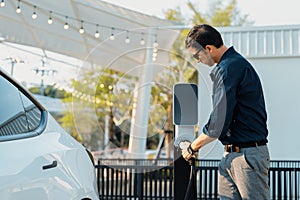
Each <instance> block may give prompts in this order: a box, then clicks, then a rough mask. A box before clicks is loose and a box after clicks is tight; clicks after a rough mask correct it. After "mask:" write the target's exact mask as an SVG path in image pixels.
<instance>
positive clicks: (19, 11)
mask: <svg viewBox="0 0 300 200" xmlns="http://www.w3.org/2000/svg"><path fill="white" fill-rule="evenodd" d="M21 12H22V11H21V8H20V6H18V7H17V9H16V13H18V14H19V13H21Z"/></svg>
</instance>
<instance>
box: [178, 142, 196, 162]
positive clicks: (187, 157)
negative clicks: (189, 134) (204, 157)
mask: <svg viewBox="0 0 300 200" xmlns="http://www.w3.org/2000/svg"><path fill="white" fill-rule="evenodd" d="M188 148H189V144H188V145H187V146H186V148H184V149H183V150H182V153H181V155H182V157H183V158H184V159H185V160H186V161H189V160H190V159H191V158H192V157H195V158H196V157H198V155H197V153H195V154H191V153H190V152H189V150H188Z"/></svg>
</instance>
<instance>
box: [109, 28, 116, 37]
mask: <svg viewBox="0 0 300 200" xmlns="http://www.w3.org/2000/svg"><path fill="white" fill-rule="evenodd" d="M114 30H115V28H111V34H110V36H109V39H110V40H114V39H115V35H114Z"/></svg>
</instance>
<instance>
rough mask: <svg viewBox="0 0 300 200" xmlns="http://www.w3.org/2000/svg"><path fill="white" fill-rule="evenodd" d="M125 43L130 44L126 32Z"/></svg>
mask: <svg viewBox="0 0 300 200" xmlns="http://www.w3.org/2000/svg"><path fill="white" fill-rule="evenodd" d="M125 43H126V44H129V43H130V39H129V36H128V31H126V39H125Z"/></svg>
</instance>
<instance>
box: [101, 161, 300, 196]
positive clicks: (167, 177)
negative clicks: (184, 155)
mask: <svg viewBox="0 0 300 200" xmlns="http://www.w3.org/2000/svg"><path fill="white" fill-rule="evenodd" d="M218 164H219V160H197V162H196V176H197V199H218V187H217V185H218ZM173 169H174V168H173V162H172V160H167V159H159V160H135V159H126V160H125V159H122V160H121V159H109V160H98V164H97V165H96V170H97V177H98V180H97V181H98V191H99V195H100V199H102V200H117V199H120V200H121V199H136V198H138V199H139V200H142V199H147V200H148V199H153V200H154V199H173V198H174V191H173V180H174V178H173V172H174V170H173ZM269 177H270V184H269V185H270V196H271V199H272V200H281V199H289V200H294V199H295V200H296V199H300V161H271V163H270V172H269Z"/></svg>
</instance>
